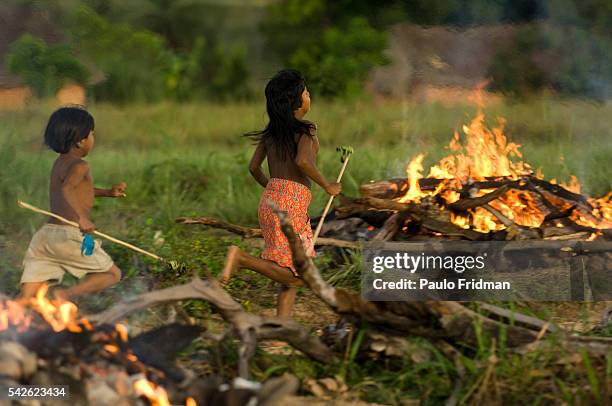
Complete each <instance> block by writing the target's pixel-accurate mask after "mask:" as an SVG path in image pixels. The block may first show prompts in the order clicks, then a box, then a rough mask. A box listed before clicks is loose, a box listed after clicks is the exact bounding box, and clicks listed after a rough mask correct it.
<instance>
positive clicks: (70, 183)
mask: <svg viewBox="0 0 612 406" xmlns="http://www.w3.org/2000/svg"><path fill="white" fill-rule="evenodd" d="M88 174H89V165H87V162H85V161H82V162H78V163H76V164H74V165H73V166H72V168H71V169H70V171H69V172H68V174H67V175H66V179H65V180H64V183H63V185H62V194H63V196H64V199H66V202H67V203H68V204H69V205H70V207H71V208H72V210H74V212H75V213H76V215H77V216H78V217H79V219H78V223H79V228H80V229H81V231H83V232H86V233H90V232H92V231H94V230H95V229H96V226H95V225H94V223H92V222H91V220H90V219H89V216H88V214H87V213H86V212H85V211H84V210H83V203H82V202H81V201H80V200H79V196H78V195H77V193H76V190H77V188H78V186H79V184H81V182H83V180H84V179H85V177H86V176H87V175H88Z"/></svg>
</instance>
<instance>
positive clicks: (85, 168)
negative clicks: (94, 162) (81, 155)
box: [60, 159, 89, 183]
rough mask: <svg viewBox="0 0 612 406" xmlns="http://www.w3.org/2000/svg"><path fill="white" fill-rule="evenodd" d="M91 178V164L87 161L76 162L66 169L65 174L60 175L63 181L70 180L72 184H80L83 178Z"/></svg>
mask: <svg viewBox="0 0 612 406" xmlns="http://www.w3.org/2000/svg"><path fill="white" fill-rule="evenodd" d="M88 176H89V164H88V163H87V161H84V160H82V159H79V160H76V161H74V162H71V163H70V164H68V166H67V167H66V169H64V171H63V174H61V173H60V178H61V179H62V180H68V181H70V182H71V183H72V182H78V181H80V180H82V179H83V178H87V177H88Z"/></svg>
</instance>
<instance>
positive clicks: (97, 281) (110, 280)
mask: <svg viewBox="0 0 612 406" xmlns="http://www.w3.org/2000/svg"><path fill="white" fill-rule="evenodd" d="M119 280H121V270H120V269H119V268H117V266H116V265H113V266H112V268H111V269H109V270H108V271H106V272H99V273H91V274H89V275H87V276H86V277H85V280H83V282H80V283H79V284H77V285H75V286H73V287H71V288H68V289H61V288H58V289H55V290H54V292H53V293H54V295H55V297H56V298H58V299H64V300H71V299H73V298H76V297H78V296H81V295H83V294H85V293H94V292H99V291H101V290H104V289H106V288H108V287H109V286H112V285H114V284H115V283H117V282H119Z"/></svg>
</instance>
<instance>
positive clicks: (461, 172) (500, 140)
mask: <svg viewBox="0 0 612 406" xmlns="http://www.w3.org/2000/svg"><path fill="white" fill-rule="evenodd" d="M476 100H478V96H476ZM480 106H481V105H480ZM481 107H482V106H481ZM504 125H505V120H504V119H502V118H499V119H498V126H497V127H495V128H493V129H489V128H488V127H487V126H486V125H485V115H484V113H483V112H482V110H480V111H479V112H478V114H477V115H476V117H475V118H474V119H473V120H472V121H471V123H470V124H469V125H464V126H463V127H462V132H463V137H461V136H460V134H459V132H457V131H455V133H454V135H453V138H452V139H451V141H450V143H449V145H448V148H449V149H450V151H452V153H451V154H450V155H448V156H446V157H444V158H442V159H441V160H440V161H439V162H438V163H437V164H436V165H434V166H432V167H430V169H429V173H428V175H427V176H428V178H435V179H440V180H441V182H440V183H439V184H438V186H437V188H436V189H435V190H433V191H424V190H421V188H420V186H419V180H420V179H422V178H423V158H424V155H423V154H418V155H417V156H416V157H414V158H413V159H412V160H411V161H410V163H409V164H408V167H407V168H406V172H407V174H408V186H409V187H408V190H407V192H406V194H405V195H404V196H402V197H401V198H399V200H398V201H399V202H401V203H408V202H414V203H419V202H420V201H421V200H422V199H423V198H425V197H427V196H435V195H439V196H440V197H441V198H442V199H444V201H445V202H446V204H451V203H453V202H456V201H457V200H459V198H460V194H459V191H460V190H461V189H462V188H463V187H464V186H465V185H469V184H471V183H473V182H478V181H488V180H496V179H497V180H501V179H504V180H518V181H520V179H521V178H524V177H526V176H529V175H534V173H533V170H532V169H531V167H530V165H529V164H527V163H525V162H523V161H522V160H521V158H522V154H521V152H520V145H519V144H516V143H513V142H508V140H507V138H506V136H505V135H504ZM462 138H463V140H462ZM534 177H536V178H539V179H542V178H543V174H542V173H541V170H538V173H537V174H535V175H534ZM551 183H556V182H555V181H554V180H552V181H551ZM560 186H561V187H563V188H565V189H566V190H568V191H570V192H572V193H576V194H580V190H581V187H580V182H579V181H578V179H577V178H576V177H575V176H572V177H571V178H570V182H569V184H564V183H562V184H561V185H560ZM492 191H493V189H488V190H487V189H477V188H474V189H473V190H470V193H471V195H470V196H469V197H472V198H473V197H479V196H483V195H485V194H487V193H489V192H492ZM542 194H543V195H544V197H545V198H546V199H547V200H548V199H549V197H548V196H547V194H546V192H543V193H542ZM557 200H559V199H557ZM588 202H589V203H590V204H591V206H592V207H593V210H592V211H591V212H585V211H584V210H573V212H572V214H571V216H570V218H571V219H572V220H574V221H575V222H576V223H578V224H580V225H584V226H588V227H592V228H598V229H603V228H612V192H610V193H608V194H607V195H606V196H604V197H602V198H600V199H593V198H588ZM553 203H554V205H555V206H557V207H560V208H561V209H562V210H566V209H570V208H571V204H569V203H568V202H565V201H560V202H559V201H557V202H553ZM563 206H565V208H563ZM491 208H493V210H495V211H497V212H498V216H496V215H495V214H493V213H492V211H493V210H491ZM468 212H469V216H461V215H457V214H455V213H451V214H450V221H451V222H452V223H454V224H455V225H457V226H459V227H462V228H471V229H473V230H476V231H479V232H483V233H487V232H489V231H496V230H502V229H504V228H506V226H505V225H504V224H503V223H502V221H501V220H500V219H499V217H501V216H499V214H501V215H502V216H503V217H506V218H507V219H508V220H509V221H511V222H512V223H515V224H517V225H520V226H526V227H539V226H540V225H541V224H542V222H543V221H544V218H545V217H546V215H547V214H548V213H549V209H548V208H547V207H546V206H545V204H543V202H542V201H540V200H539V199H538V198H537V197H536V196H535V195H534V194H532V193H530V192H529V191H523V190H515V189H510V190H509V191H507V192H506V193H504V194H503V195H501V196H499V197H498V198H497V199H495V200H493V201H491V202H489V207H488V208H484V207H477V208H475V209H469V210H468ZM506 223H507V222H506Z"/></svg>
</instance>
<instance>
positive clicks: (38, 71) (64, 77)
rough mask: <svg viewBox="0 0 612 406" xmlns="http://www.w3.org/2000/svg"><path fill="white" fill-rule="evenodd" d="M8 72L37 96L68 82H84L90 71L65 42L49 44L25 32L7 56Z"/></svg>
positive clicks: (47, 94) (51, 91) (50, 92)
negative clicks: (17, 76)
mask: <svg viewBox="0 0 612 406" xmlns="http://www.w3.org/2000/svg"><path fill="white" fill-rule="evenodd" d="M7 60H8V67H9V69H10V71H11V72H13V73H15V74H16V75H19V76H20V77H21V79H22V80H23V83H24V84H26V85H28V86H30V87H31V88H32V90H33V91H34V93H35V94H36V95H38V96H39V97H45V96H52V95H54V94H55V93H57V91H58V90H59V89H60V88H61V87H62V86H63V85H64V84H65V83H66V82H68V81H73V82H75V83H80V84H85V83H86V81H87V79H88V77H89V73H88V71H87V69H86V68H85V67H84V66H83V65H82V64H81V63H80V62H79V61H78V60H77V59H76V58H75V56H74V52H73V50H72V48H71V47H69V46H68V45H64V44H62V45H48V44H47V43H46V42H45V41H43V40H42V39H40V38H36V37H34V36H32V35H30V34H24V35H22V36H21V37H19V39H17V40H16V41H15V42H14V43H13V44H11V47H10V52H9V54H8V55H7Z"/></svg>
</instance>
